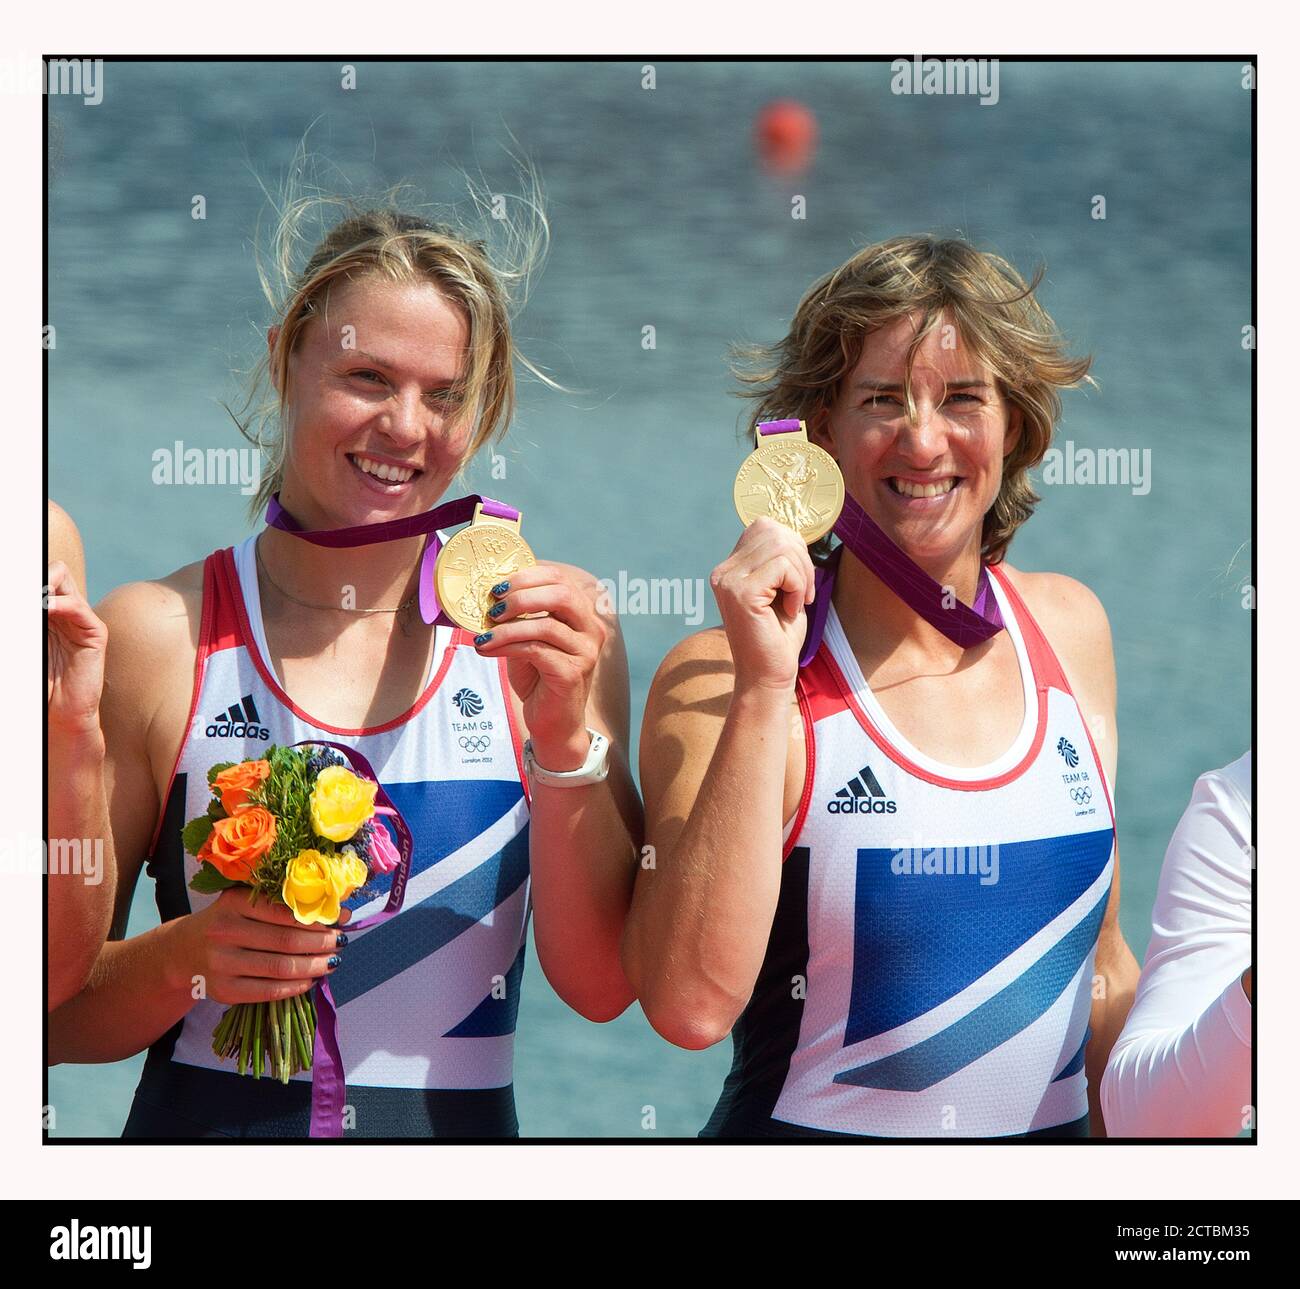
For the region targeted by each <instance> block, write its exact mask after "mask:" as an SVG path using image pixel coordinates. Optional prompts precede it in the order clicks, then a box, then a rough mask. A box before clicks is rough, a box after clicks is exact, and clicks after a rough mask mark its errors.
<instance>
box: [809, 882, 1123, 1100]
mask: <svg viewBox="0 0 1300 1289" xmlns="http://www.w3.org/2000/svg"><path fill="white" fill-rule="evenodd" d="M1109 898H1110V893H1109V892H1106V893H1105V894H1104V895H1103V896H1102V897H1101V899H1099V900H1098V901H1097V903H1096V904H1095V905H1094V906H1093V907H1092V910H1091V911H1090V912H1089V913H1088V915H1087V916H1086V917H1084V918H1082V919H1081V920H1080V921H1079V923H1078V924H1077V925H1076V926H1075V928H1074V929H1073V930H1072V931H1071V932H1070V933H1069V934H1068V935H1066V936H1064V937H1062V938H1061V939H1060V940H1058V941H1057V942H1056V944H1054V945H1053V946H1052V947H1051V948H1050V949H1049V950H1048V951H1047V952H1046V953H1045V954H1043V956H1042V957H1041V958H1039V959H1038V961H1037V962H1035V963H1034V965H1033V966H1032V967H1030V968H1029V969H1028V970H1027V971H1025V972H1024V973H1023V974H1022V975H1020V976H1017V977H1016V979H1015V980H1013V981H1012V982H1011V983H1010V984H1009V985H1007V987H1006V988H1005V989H1003V990H1001V991H1000V992H999V993H997V994H995V995H994V996H993V997H992V998H990V999H989V1000H988V1001H987V1002H985V1003H981V1004H980V1006H978V1007H976V1008H975V1010H974V1011H973V1012H971V1013H970V1014H969V1015H966V1016H963V1017H962V1019H961V1020H959V1021H957V1022H955V1023H954V1024H952V1025H949V1026H948V1028H947V1029H945V1030H942V1031H941V1032H940V1033H938V1034H935V1035H934V1037H932V1038H927V1039H924V1040H923V1041H922V1042H920V1043H917V1044H915V1045H914V1046H912V1047H908V1048H905V1049H904V1050H903V1051H901V1052H894V1053H892V1054H891V1055H889V1056H886V1057H882V1058H881V1059H880V1060H878V1061H870V1062H868V1063H867V1064H866V1065H859V1066H857V1068H855V1069H852V1070H845V1071H844V1072H843V1073H841V1074H837V1075H836V1076H835V1079H834V1082H836V1083H851V1084H853V1085H854V1086H856V1087H860V1088H889V1089H891V1090H892V1091H896V1092H922V1091H924V1090H925V1089H926V1088H929V1087H933V1086H934V1085H935V1084H936V1083H938V1082H939V1081H940V1080H942V1079H946V1078H948V1076H949V1075H951V1074H955V1073H956V1072H957V1071H958V1070H960V1069H963V1068H964V1067H965V1066H967V1065H970V1064H971V1063H972V1062H973V1061H977V1060H979V1058H980V1057H981V1056H984V1055H985V1054H986V1053H988V1052H991V1051H992V1050H993V1049H994V1048H995V1047H999V1046H1001V1045H1002V1044H1003V1043H1005V1042H1006V1041H1007V1039H1009V1038H1011V1037H1013V1036H1014V1035H1016V1034H1018V1033H1020V1031H1021V1030H1022V1029H1025V1028H1026V1027H1027V1026H1029V1025H1031V1024H1033V1022H1034V1021H1036V1020H1037V1019H1038V1018H1039V1017H1040V1016H1041V1015H1042V1014H1043V1013H1044V1012H1045V1011H1046V1010H1047V1009H1048V1008H1049V1007H1050V1006H1051V1005H1052V1004H1053V1003H1054V1002H1055V1001H1056V1000H1057V999H1058V998H1059V997H1060V996H1061V991H1062V990H1063V989H1064V988H1065V987H1066V985H1068V984H1069V983H1070V981H1071V980H1072V979H1073V978H1074V976H1075V974H1076V973H1077V972H1078V970H1079V967H1080V965H1081V964H1082V963H1083V961H1084V959H1086V958H1087V956H1088V954H1089V953H1091V952H1092V949H1093V947H1094V946H1095V945H1096V943H1097V932H1098V930H1099V929H1100V927H1101V915H1102V913H1103V911H1104V910H1105V908H1106V901H1107V900H1108V899H1109Z"/></svg>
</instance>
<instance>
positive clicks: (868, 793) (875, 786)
mask: <svg viewBox="0 0 1300 1289" xmlns="http://www.w3.org/2000/svg"><path fill="white" fill-rule="evenodd" d="M826 811H827V813H828V814H832V815H892V814H896V813H897V812H898V803H897V802H896V801H890V800H888V799H887V798H886V796H885V790H884V788H882V787H881V786H880V780H879V779H877V778H876V776H875V775H874V774H872V773H871V767H870V766H869V765H864V766H863V767H862V769H860V770H859V771H858V772H857V774H855V775H854V776H853V778H851V779H850V780H849V781H848V783H847V784H846V785H845V786H844V787H842V788H841V789H840V790H839V791H838V792H837V793H836V794H835V795H834V796H833V797H832V798H831V799H830V800H829V801H828V802H827V803H826Z"/></svg>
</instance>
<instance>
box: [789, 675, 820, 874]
mask: <svg viewBox="0 0 1300 1289" xmlns="http://www.w3.org/2000/svg"><path fill="white" fill-rule="evenodd" d="M815 666H816V659H814V660H813V661H812V662H811V663H809V664H808V667H806V668H805V669H804V670H805V671H807V670H810V669H811V668H813V667H815ZM810 679H812V678H810ZM795 695H796V696H797V697H798V699H799V715H800V717H802V719H803V747H804V771H803V793H802V794H801V795H800V797H799V808H798V810H796V811H795V812H794V827H793V828H791V829H790V840H789V841H787V842H786V844H785V849H784V850H783V851H782V852H781V862H782V863H783V864H784V863H785V861H786V860H787V859H789V858H790V852H791V851H792V850H793V849H794V848H795V844H796V843H797V842H798V840H799V834H800V833H801V832H802V831H803V824H804V820H805V819H807V817H808V803H809V802H810V801H811V800H812V794H813V778H814V776H815V775H816V772H817V743H816V740H815V739H814V737H813V723H814V722H813V714H812V704H811V702H810V700H809V697H808V695H807V694H806V693H805V692H804V677H803V674H802V673H800V676H799V680H798V683H797V684H796V685H795Z"/></svg>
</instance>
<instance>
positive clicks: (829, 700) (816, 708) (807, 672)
mask: <svg viewBox="0 0 1300 1289" xmlns="http://www.w3.org/2000/svg"><path fill="white" fill-rule="evenodd" d="M823 648H824V646H823ZM822 654H823V650H822V649H818V650H817V652H816V654H814V655H813V659H812V661H811V662H810V663H809V664H808V665H807V666H806V667H804V668H803V669H802V670H801V671H800V672H799V685H798V688H799V692H800V693H801V694H803V695H804V696H805V697H806V699H807V703H808V711H809V714H810V717H811V719H812V720H814V721H820V720H824V719H825V718H826V717H827V716H834V715H835V714H836V713H837V712H842V711H843V710H844V709H845V708H846V707H847V706H848V704H847V703H846V702H845V701H844V694H843V691H842V689H841V687H840V686H839V685H838V684H836V681H835V677H834V676H833V675H832V674H831V673H830V672H829V671H828V670H827V668H826V664H825V662H824V661H823V657H822ZM827 656H829V655H827Z"/></svg>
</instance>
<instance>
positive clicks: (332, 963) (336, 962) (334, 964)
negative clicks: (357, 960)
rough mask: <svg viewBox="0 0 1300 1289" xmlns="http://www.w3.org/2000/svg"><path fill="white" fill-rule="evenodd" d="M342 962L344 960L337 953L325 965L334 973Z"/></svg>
mask: <svg viewBox="0 0 1300 1289" xmlns="http://www.w3.org/2000/svg"><path fill="white" fill-rule="evenodd" d="M342 961H343V959H342V958H340V957H339V955H338V954H337V953H336V954H335V955H334V956H333V957H332V958H331V959H330V960H329V961H328V962H327V963H326V964H325V965H326V966H327V967H328V968H329V969H330V970H331V971H333V970H334V968H335V967H337V966H338V965H339V964H340V963H341V962H342Z"/></svg>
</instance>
